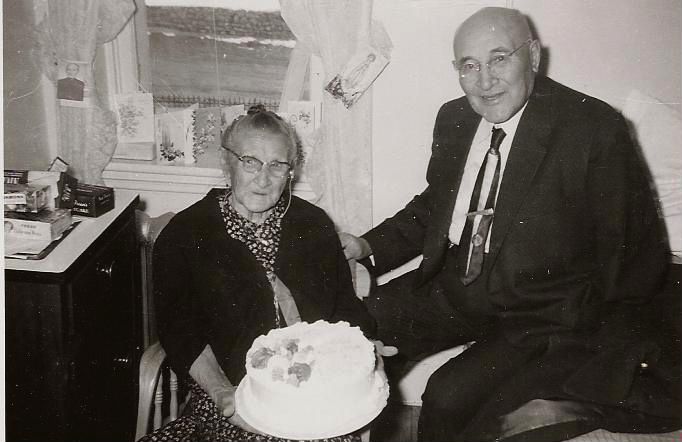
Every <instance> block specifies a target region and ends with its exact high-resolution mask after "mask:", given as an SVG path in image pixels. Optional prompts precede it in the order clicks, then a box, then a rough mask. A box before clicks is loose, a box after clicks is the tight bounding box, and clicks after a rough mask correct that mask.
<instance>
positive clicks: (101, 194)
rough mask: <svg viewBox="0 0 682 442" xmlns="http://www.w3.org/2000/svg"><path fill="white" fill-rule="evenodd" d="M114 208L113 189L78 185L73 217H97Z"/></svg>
mask: <svg viewBox="0 0 682 442" xmlns="http://www.w3.org/2000/svg"><path fill="white" fill-rule="evenodd" d="M113 208H114V189H112V188H111V187H105V186H95V185H92V184H78V186H77V187H76V202H75V203H74V205H73V209H71V210H72V212H73V214H74V215H80V216H90V217H97V216H100V215H102V214H104V213H106V212H108V211H110V210H111V209H113Z"/></svg>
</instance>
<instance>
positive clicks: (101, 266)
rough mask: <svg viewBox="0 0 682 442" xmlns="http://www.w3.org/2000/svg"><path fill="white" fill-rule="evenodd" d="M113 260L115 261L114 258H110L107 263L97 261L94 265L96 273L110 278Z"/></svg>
mask: <svg viewBox="0 0 682 442" xmlns="http://www.w3.org/2000/svg"><path fill="white" fill-rule="evenodd" d="M115 262H116V261H115V260H111V262H109V263H102V262H98V263H97V266H96V269H97V273H99V274H100V275H102V276H106V277H107V278H111V275H112V273H113V271H114V263H115Z"/></svg>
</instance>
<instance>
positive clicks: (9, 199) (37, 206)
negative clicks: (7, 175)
mask: <svg viewBox="0 0 682 442" xmlns="http://www.w3.org/2000/svg"><path fill="white" fill-rule="evenodd" d="M49 201H50V186H45V185H41V186H33V185H30V184H6V185H5V211H9V212H31V213H38V212H40V211H41V210H43V209H44V208H46V207H47V206H48V204H49Z"/></svg>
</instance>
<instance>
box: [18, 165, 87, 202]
mask: <svg viewBox="0 0 682 442" xmlns="http://www.w3.org/2000/svg"><path fill="white" fill-rule="evenodd" d="M14 184H29V185H31V186H37V187H41V186H50V193H51V199H50V200H49V201H48V205H47V207H48V208H50V209H55V208H60V209H70V208H72V207H73V203H74V202H75V200H76V198H75V196H76V195H75V190H76V186H77V185H78V180H77V179H76V178H74V177H72V176H71V175H69V174H67V173H65V172H56V171H55V172H50V171H43V170H7V169H5V185H14Z"/></svg>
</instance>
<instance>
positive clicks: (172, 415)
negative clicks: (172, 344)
mask: <svg viewBox="0 0 682 442" xmlns="http://www.w3.org/2000/svg"><path fill="white" fill-rule="evenodd" d="M165 360H166V352H165V351H164V350H163V348H162V347H161V344H160V343H158V342H156V343H154V344H152V345H151V346H149V347H148V348H147V349H146V350H145V352H144V354H143V355H142V359H141V360H140V392H139V395H138V401H137V427H136V430H135V440H139V439H140V438H141V437H142V436H144V435H145V434H148V433H151V432H152V431H154V430H156V429H157V428H160V427H161V425H165V424H167V423H168V422H171V421H174V420H175V419H177V418H178V415H179V414H180V413H181V410H182V407H183V406H184V404H185V403H186V401H187V398H188V397H189V395H187V396H186V397H185V398H184V399H182V400H180V399H179V398H178V396H179V392H178V390H179V388H178V377H177V375H176V374H175V373H174V372H173V370H171V369H170V368H166V367H165V366H164V361H165ZM165 382H168V384H169V385H168V388H167V389H168V391H169V393H170V394H169V396H170V399H169V400H168V415H167V416H163V415H162V410H163V409H164V407H163V401H164V390H165V386H164V383H165ZM152 412H153V415H152ZM152 416H153V417H152Z"/></svg>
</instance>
